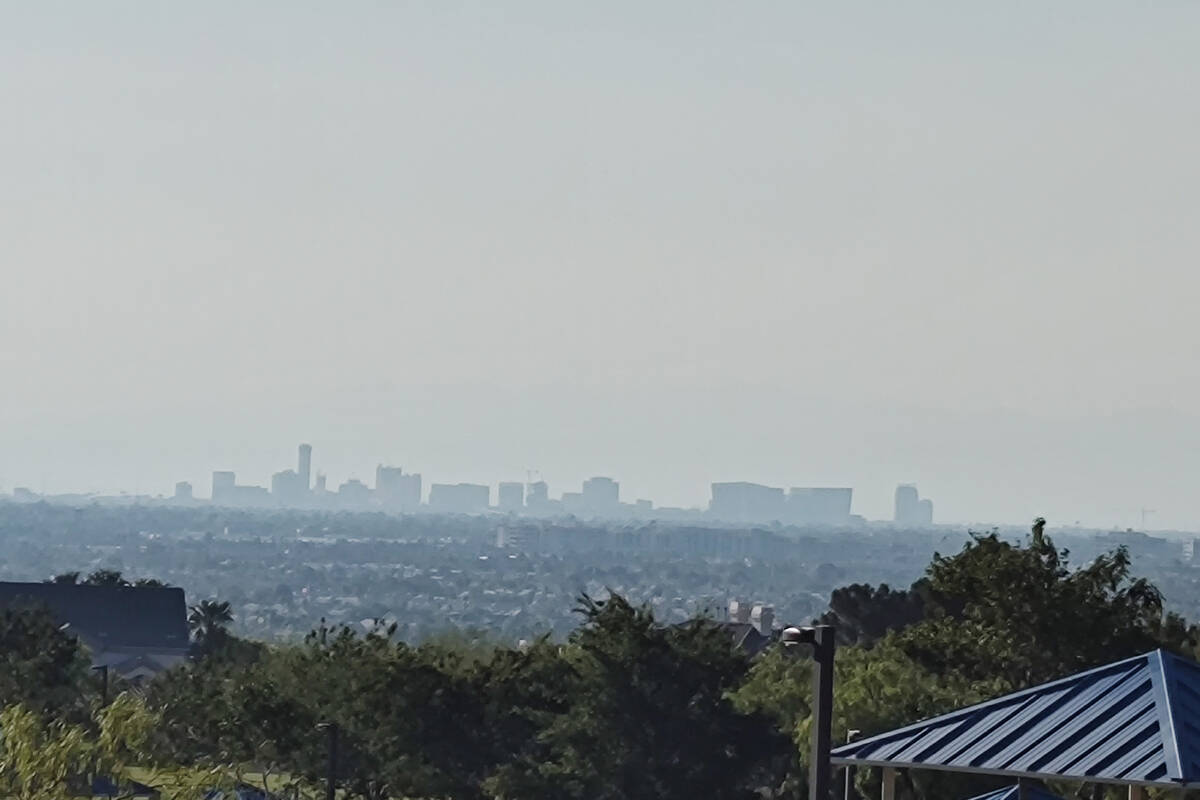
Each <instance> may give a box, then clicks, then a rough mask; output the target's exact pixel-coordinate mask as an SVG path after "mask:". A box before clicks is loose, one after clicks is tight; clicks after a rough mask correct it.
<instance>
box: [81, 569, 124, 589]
mask: <svg viewBox="0 0 1200 800" xmlns="http://www.w3.org/2000/svg"><path fill="white" fill-rule="evenodd" d="M67 574H71V573H67ZM83 583H84V585H85V586H128V585H129V581H127V580H125V578H124V577H123V576H122V575H121V573H120V571H118V570H115V569H98V570H96V571H95V572H93V573H91V574H90V575H88V576H87V577H86V578H84V580H83Z"/></svg>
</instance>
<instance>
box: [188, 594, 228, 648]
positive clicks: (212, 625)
mask: <svg viewBox="0 0 1200 800" xmlns="http://www.w3.org/2000/svg"><path fill="white" fill-rule="evenodd" d="M231 622H233V608H232V607H231V606H230V605H229V602H228V601H225V600H222V601H217V600H201V601H200V602H199V603H197V604H196V605H194V606H191V607H190V608H189V609H188V627H189V628H191V631H192V640H193V641H194V642H195V644H196V647H197V649H198V650H199V651H200V652H201V653H210V652H212V651H214V650H216V649H217V648H218V647H219V646H220V645H221V644H222V643H223V642H224V640H225V639H226V638H227V637H228V635H229V624H230V623H231Z"/></svg>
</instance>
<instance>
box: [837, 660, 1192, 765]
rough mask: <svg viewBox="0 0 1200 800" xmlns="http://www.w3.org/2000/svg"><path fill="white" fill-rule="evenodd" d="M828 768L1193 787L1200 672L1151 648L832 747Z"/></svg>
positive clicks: (1190, 665) (1190, 664) (1182, 661)
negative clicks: (917, 770)
mask: <svg viewBox="0 0 1200 800" xmlns="http://www.w3.org/2000/svg"><path fill="white" fill-rule="evenodd" d="M834 760H835V761H837V762H839V763H855V764H880V765H891V766H907V767H917V768H922V767H924V768H930V769H949V770H962V771H969V772H985V773H992V774H1003V775H1025V776H1030V777H1037V778H1073V779H1077V780H1092V781H1109V782H1116V783H1142V784H1159V785H1169V786H1179V785H1181V784H1188V785H1191V784H1196V785H1200V666H1197V665H1196V664H1194V663H1192V662H1190V661H1186V660H1184V659H1182V658H1179V657H1178V656H1174V655H1171V654H1169V653H1165V652H1163V651H1161V650H1156V651H1154V652H1152V653H1147V654H1145V655H1142V656H1137V657H1135V658H1130V659H1126V660H1124V661H1118V662H1116V663H1113V664H1109V665H1107V666H1104V667H1098V668H1096V669H1093V670H1089V671H1087V672H1083V673H1080V674H1079V675H1073V676H1071V677H1069V678H1063V679H1061V680H1057V681H1054V682H1052V683H1048V684H1045V685H1043V686H1037V687H1034V688H1032V689H1026V690H1024V691H1020V692H1016V693H1014V694H1011V695H1007V696H1005V697H1000V698H997V699H995V700H990V701H988V702H986V703H981V704H979V705H975V706H971V707H969V708H964V709H960V710H959V711H955V712H952V713H950V714H945V715H943V716H940V717H936V718H934V719H930V720H926V721H925V722H920V723H917V724H915V725H910V726H908V727H905V728H901V729H899V730H895V731H891V732H889V733H884V734H880V735H878V736H873V737H870V738H868V739H864V740H862V741H859V742H854V743H852V744H848V745H845V746H843V747H839V748H838V749H837V750H835V751H834Z"/></svg>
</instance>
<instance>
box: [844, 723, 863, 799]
mask: <svg viewBox="0 0 1200 800" xmlns="http://www.w3.org/2000/svg"><path fill="white" fill-rule="evenodd" d="M861 734H862V731H860V730H858V729H857V728H855V729H853V730H848V731H846V744H850V743H851V742H853V741H854V740H855V739H857V738H858V737H859V736H860V735H861ZM842 795H843V798H844V800H850V798H852V797H853V796H854V766H853V765H852V764H847V765H846V789H845V791H844V792H843V793H842Z"/></svg>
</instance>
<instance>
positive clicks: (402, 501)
mask: <svg viewBox="0 0 1200 800" xmlns="http://www.w3.org/2000/svg"><path fill="white" fill-rule="evenodd" d="M375 496H376V497H378V498H379V502H380V503H381V504H383V506H384V508H390V509H395V510H398V511H416V510H417V508H418V507H419V506H420V505H421V476H420V475H415V474H414V475H408V474H405V472H404V470H403V469H401V468H400V467H385V466H384V465H383V464H380V465H379V466H377V467H376V468H375Z"/></svg>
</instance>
